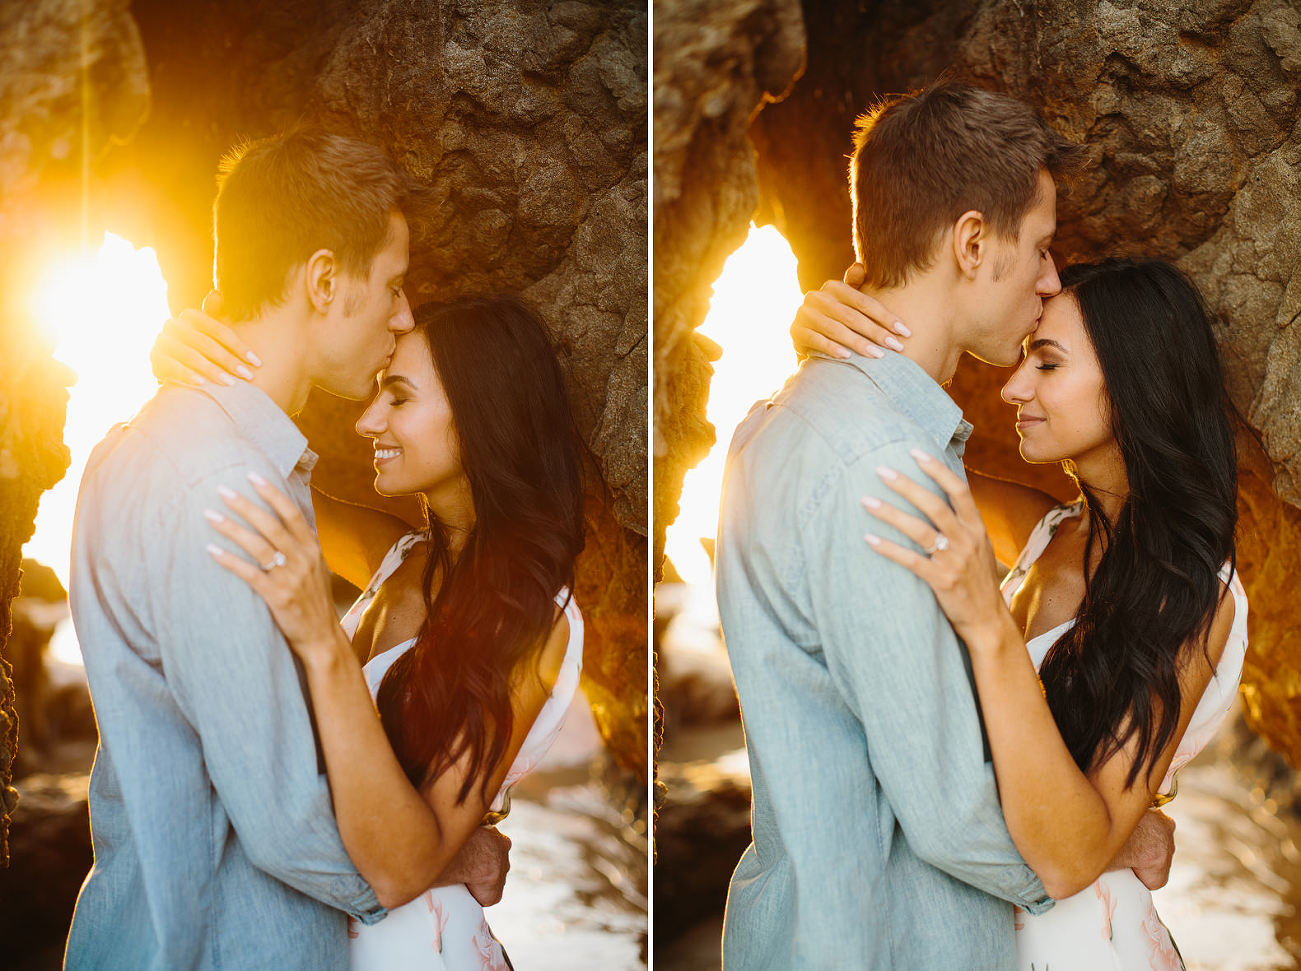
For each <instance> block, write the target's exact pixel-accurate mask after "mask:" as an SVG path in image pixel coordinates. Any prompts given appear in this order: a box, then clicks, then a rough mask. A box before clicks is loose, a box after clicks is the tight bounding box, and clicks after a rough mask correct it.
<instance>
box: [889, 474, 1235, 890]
mask: <svg viewBox="0 0 1301 971" xmlns="http://www.w3.org/2000/svg"><path fill="white" fill-rule="evenodd" d="M918 462H919V464H920V465H921V467H922V469H923V470H924V471H925V472H927V474H928V475H930V476H931V478H933V479H934V480H935V481H936V482H937V483H939V485H940V486H941V487H942V488H943V489H944V490H945V492H947V493H948V495H949V498H950V500H951V502H952V503H953V509H950V508H949V506H948V505H947V504H945V502H944V501H943V500H942V499H941V498H940V497H938V496H936V495H935V494H934V493H932V492H930V491H929V490H927V489H925V488H923V487H921V486H920V485H918V484H917V483H915V482H912V481H911V480H909V479H907V478H906V477H904V476H901V475H898V474H897V473H890V472H889V471H888V470H887V471H886V472H883V477H884V478H886V480H887V482H888V483H889V484H890V485H891V487H892V488H894V489H895V491H897V492H898V493H899V494H900V495H901V496H903V497H904V498H905V499H907V500H908V501H909V502H911V503H912V504H913V505H914V506H915V507H916V508H917V509H919V510H921V511H922V512H923V513H924V514H925V515H926V516H927V517H928V518H929V519H930V523H926V522H923V521H922V520H920V519H918V518H916V517H914V516H911V515H908V514H906V513H903V512H901V511H900V510H898V509H896V508H894V507H893V506H891V505H889V504H888V503H877V504H876V505H875V506H872V505H870V504H869V510H870V511H871V512H873V513H874V514H875V515H876V516H877V517H878V518H880V519H881V520H883V521H885V522H887V523H889V524H890V525H891V526H894V527H895V528H896V529H898V530H900V532H902V533H903V534H904V535H905V536H907V537H908V538H909V539H911V540H913V541H914V542H916V543H918V544H919V545H921V546H922V548H923V549H929V548H931V547H933V546H934V544H935V541H936V536H937V533H939V534H942V535H944V536H945V537H946V539H947V540H948V546H947V548H945V549H944V550H942V551H938V552H937V553H935V554H933V555H931V556H924V555H921V554H918V553H916V552H914V551H913V550H911V549H908V548H905V547H903V546H900V545H898V544H895V543H891V542H889V541H887V540H884V539H881V538H879V537H875V536H871V537H869V540H868V541H869V542H870V543H871V544H872V545H873V547H874V548H875V549H876V550H877V551H878V552H880V553H881V554H882V555H884V556H886V557H888V558H889V559H891V560H894V561H895V562H896V563H899V564H901V565H902V566H905V567H907V568H908V569H909V570H911V571H912V572H913V573H915V574H917V576H919V577H921V578H922V579H923V580H925V581H926V582H927V583H928V584H929V585H930V586H931V588H932V590H934V591H935V594H936V598H937V599H938V601H939V603H940V606H941V607H942V608H943V609H944V612H945V614H946V616H948V618H949V620H950V622H951V623H952V624H953V626H954V629H955V630H956V631H957V632H958V634H959V636H961V637H962V639H963V641H964V642H965V643H966V645H967V648H968V651H969V652H970V655H971V660H972V668H973V673H974V675H975V679H976V688H977V691H978V693H979V696H980V703H981V711H982V714H983V716H984V721H985V728H986V732H987V734H988V736H989V743H990V749H991V751H992V754H993V758H994V772H995V775H996V777H997V779H998V786H999V795H1000V798H1001V801H1002V804H1003V814H1004V818H1005V820H1006V822H1007V825H1008V831H1009V832H1010V833H1011V835H1012V839H1013V841H1014V842H1015V843H1016V846H1017V849H1018V850H1019V851H1020V852H1021V855H1022V856H1023V857H1024V858H1025V861H1026V862H1027V863H1028V864H1030V866H1031V868H1032V869H1034V871H1035V872H1036V873H1037V874H1039V877H1040V879H1042V880H1043V883H1044V886H1045V888H1046V889H1047V890H1048V892H1049V894H1050V895H1051V896H1053V897H1056V898H1062V897H1066V896H1070V895H1071V894H1074V893H1077V892H1079V891H1080V890H1081V889H1083V888H1084V887H1087V886H1088V885H1089V884H1090V883H1091V882H1093V880H1095V879H1097V877H1098V875H1099V874H1100V873H1102V872H1103V870H1104V869H1106V867H1107V865H1108V863H1109V862H1110V861H1111V860H1112V859H1113V858H1114V857H1115V856H1116V854H1117V852H1118V851H1119V850H1120V849H1121V847H1122V846H1124V845H1125V843H1126V841H1127V840H1128V838H1129V836H1130V833H1131V832H1132V831H1133V830H1134V828H1135V826H1137V824H1138V822H1139V820H1140V819H1141V818H1142V816H1143V813H1144V812H1145V811H1146V810H1147V808H1148V807H1149V806H1150V805H1151V803H1152V797H1153V795H1154V793H1155V792H1156V789H1157V787H1158V786H1159V785H1160V783H1161V780H1162V779H1163V778H1164V775H1165V772H1166V770H1167V769H1168V767H1169V765H1170V761H1171V759H1172V758H1173V756H1174V752H1175V749H1176V747H1177V746H1178V742H1179V739H1180V738H1181V737H1182V736H1183V732H1184V730H1185V729H1186V728H1187V726H1188V722H1189V720H1190V719H1191V718H1192V714H1193V711H1194V709H1195V708H1196V706H1197V702H1198V700H1199V699H1200V698H1201V695H1202V692H1203V691H1204V690H1205V688H1206V685H1207V683H1208V682H1209V680H1210V677H1211V675H1212V673H1213V666H1212V665H1213V663H1214V661H1215V660H1217V659H1218V657H1219V655H1220V653H1221V652H1222V651H1223V649H1224V644H1225V642H1226V641H1227V639H1228V634H1229V629H1230V627H1231V625H1232V621H1233V600H1232V598H1231V597H1227V596H1226V597H1225V598H1224V599H1223V600H1222V601H1221V604H1220V607H1219V609H1218V610H1217V612H1216V615H1215V617H1214V619H1213V622H1212V625H1211V631H1210V635H1209V640H1208V646H1209V647H1210V654H1211V661H1212V664H1211V665H1208V664H1207V662H1206V658H1205V657H1204V656H1203V655H1202V653H1201V652H1200V651H1190V652H1189V656H1190V657H1191V658H1192V659H1193V660H1192V662H1191V663H1189V664H1188V665H1187V667H1186V668H1185V670H1184V671H1183V672H1182V675H1181V678H1180V695H1181V697H1180V719H1179V725H1178V727H1177V729H1176V731H1175V733H1174V735H1173V736H1172V740H1171V742H1170V743H1169V744H1168V745H1167V746H1166V747H1165V749H1163V750H1162V752H1161V753H1160V755H1159V757H1158V759H1157V761H1156V764H1155V766H1154V767H1153V768H1152V770H1151V771H1150V772H1149V773H1148V774H1147V775H1146V776H1140V781H1139V783H1138V784H1136V785H1134V786H1132V787H1128V788H1127V787H1126V785H1125V782H1126V779H1127V777H1128V774H1129V770H1130V768H1131V767H1132V766H1133V764H1134V762H1135V760H1136V746H1137V742H1136V741H1132V742H1131V743H1130V744H1129V745H1127V746H1126V747H1125V748H1124V749H1122V750H1120V751H1119V752H1117V753H1115V754H1114V755H1112V756H1111V757H1110V758H1109V759H1108V760H1107V761H1106V762H1104V763H1102V764H1101V765H1099V766H1096V767H1095V768H1093V769H1092V770H1091V771H1090V772H1088V773H1087V774H1086V773H1084V772H1082V771H1081V770H1080V768H1079V767H1078V766H1077V765H1076V764H1075V760H1074V759H1073V758H1072V757H1071V754H1070V751H1069V750H1068V749H1067V747H1066V743H1065V742H1064V741H1062V737H1061V734H1060V732H1059V731H1058V729H1057V724H1056V722H1055V721H1054V720H1053V717H1052V713H1051V711H1050V710H1049V708H1048V703H1047V700H1046V699H1045V697H1044V694H1043V688H1042V685H1041V684H1040V682H1039V679H1038V676H1037V675H1036V674H1035V671H1034V666H1033V664H1032V663H1031V661H1030V657H1029V653H1028V652H1027V650H1026V646H1025V639H1024V638H1023V637H1022V635H1021V632H1020V630H1019V629H1018V628H1017V626H1016V623H1015V621H1013V619H1012V616H1011V614H1010V613H1009V612H1008V610H1007V608H1006V606H1005V605H1004V603H1003V600H1002V597H1001V596H1000V595H999V594H998V589H997V582H996V578H995V576H994V575H993V573H992V572H991V570H990V568H989V565H988V561H989V558H990V555H991V553H990V549H989V540H988V537H987V536H985V534H984V530H983V527H982V526H981V521H980V517H979V514H978V512H977V511H976V508H975V504H974V502H973V500H972V498H971V494H970V492H969V491H968V490H966V488H965V487H964V486H963V485H962V482H961V480H959V479H958V477H957V476H955V475H953V474H952V473H951V472H950V471H949V470H948V469H946V468H944V467H943V465H942V464H941V463H939V462H936V461H935V460H934V459H929V458H927V457H925V456H921V455H920V454H919V455H918ZM932 524H933V525H932Z"/></svg>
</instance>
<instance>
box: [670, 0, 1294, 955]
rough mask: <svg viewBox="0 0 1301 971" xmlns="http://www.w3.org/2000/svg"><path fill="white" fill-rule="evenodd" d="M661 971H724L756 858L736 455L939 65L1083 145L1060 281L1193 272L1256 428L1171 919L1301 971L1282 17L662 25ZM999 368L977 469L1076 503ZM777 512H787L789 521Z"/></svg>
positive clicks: (1052, 16)
mask: <svg viewBox="0 0 1301 971" xmlns="http://www.w3.org/2000/svg"><path fill="white" fill-rule="evenodd" d="M654 14H655V16H654V43H655V51H656V57H655V65H654V70H655V76H654V90H655V114H654V139H653V148H654V187H655V191H654V226H655V241H654V245H655V275H654V283H653V313H654V328H655V330H654V333H655V343H654V375H653V378H654V397H653V414H654V430H655V433H654V438H653V446H654V450H655V451H654V456H655V459H654V481H655V491H654V532H653V535H652V542H653V544H654V546H653V554H652V557H653V562H654V564H655V568H656V571H657V572H656V579H657V581H658V582H657V584H656V587H655V591H654V601H655V625H654V638H655V639H654V658H655V670H656V676H657V699H658V703H659V706H658V707H657V709H656V714H657V719H656V731H657V738H656V742H657V753H658V761H657V781H658V783H659V788H658V795H657V811H656V818H655V840H654V845H655V902H654V937H655V965H656V967H663V968H669V969H679V971H685V969H690V971H695V969H702V971H703V969H708V968H717V967H718V963H719V937H720V932H721V926H722V908H723V902H724V898H725V894H726V888H727V881H728V879H729V877H730V875H731V871H732V868H733V867H734V866H735V864H736V862H737V860H738V859H739V857H740V855H741V852H742V850H743V849H744V848H745V846H746V845H747V844H748V843H749V840H750V829H749V826H750V821H749V810H750V791H749V772H748V765H747V762H746V758H745V752H744V738H743V735H742V732H741V726H740V721H739V715H738V711H737V707H736V696H735V691H734V688H733V684H732V680H731V673H730V668H729V666H728V662H727V656H726V651H725V649H724V647H723V644H722V641H721V635H720V633H719V630H718V620H717V612H716V608H715V605H714V601H713V592H712V580H711V577H710V571H709V557H710V554H711V552H712V543H713V539H712V537H713V535H714V526H715V522H716V516H717V502H718V492H719V487H720V482H721V466H722V456H723V455H725V454H726V450H727V443H728V441H729V439H730V437H731V434H732V431H733V429H734V427H735V425H736V423H737V422H738V421H739V419H740V418H741V417H743V416H744V414H745V413H746V411H747V410H748V408H749V407H750V405H751V403H753V402H754V401H755V400H758V399H762V398H766V397H768V396H769V395H771V394H772V393H773V392H775V391H776V390H777V389H778V388H779V387H780V386H781V384H782V382H783V381H784V379H785V377H786V376H788V375H789V374H790V373H792V372H793V370H794V368H795V358H794V354H793V351H792V350H791V348H790V339H789V336H788V334H787V328H788V327H789V325H790V322H791V320H792V319H793V317H794V314H795V310H796V308H797V307H798V305H799V303H800V300H801V294H802V292H803V291H804V290H807V289H810V288H814V287H817V286H820V285H821V284H822V282H823V281H824V280H826V279H828V278H839V277H840V276H841V274H842V273H843V272H844V269H845V267H846V266H847V265H848V264H849V263H850V262H852V260H853V252H852V246H851V237H850V205H849V197H848V191H847V180H846V159H847V156H848V154H849V151H850V149H851V145H850V139H849V135H850V131H851V129H852V125H853V121H854V118H855V117H856V115H857V114H858V113H859V112H861V111H862V110H863V109H864V108H865V107H866V106H868V105H869V104H870V103H871V102H872V101H873V99H875V98H877V97H880V96H881V95H884V94H887V93H890V92H898V91H907V90H910V89H913V88H917V87H921V86H924V85H926V84H928V83H929V82H931V81H932V80H934V79H935V78H936V77H938V76H939V75H940V74H941V73H942V72H944V71H946V70H949V69H953V70H956V71H957V72H958V73H959V74H960V76H963V77H965V78H967V79H969V80H973V81H975V82H976V83H981V84H984V85H986V86H989V87H993V88H995V89H998V90H1002V91H1006V92H1008V93H1010V94H1012V95H1014V96H1017V97H1019V98H1021V99H1023V100H1025V101H1026V102H1028V103H1030V104H1032V105H1034V106H1035V107H1036V108H1037V109H1038V110H1039V111H1040V113H1041V114H1042V115H1043V116H1044V117H1045V118H1046V119H1048V120H1049V122H1050V123H1052V124H1053V125H1054V126H1055V127H1057V128H1058V129H1059V130H1060V131H1062V132H1063V133H1065V134H1067V135H1068V136H1069V137H1071V138H1072V139H1074V140H1076V141H1079V142H1081V143H1084V144H1086V145H1087V146H1089V148H1090V150H1091V162H1092V164H1091V166H1090V169H1089V171H1088V172H1087V173H1085V174H1084V175H1083V176H1082V177H1080V178H1079V179H1077V180H1076V181H1075V182H1074V183H1073V184H1072V185H1071V186H1070V189H1069V194H1067V195H1065V196H1064V197H1062V198H1059V202H1058V222H1059V227H1058V235H1057V241H1056V243H1055V244H1054V255H1055V257H1056V259H1057V262H1058V265H1062V264H1064V263H1069V262H1072V261H1076V260H1082V259H1094V258H1098V257H1101V256H1104V255H1129V256H1152V257H1163V258H1167V259H1172V260H1175V261H1176V262H1177V263H1178V264H1179V265H1180V266H1181V267H1182V268H1183V269H1184V270H1185V271H1186V272H1188V273H1189V274H1190V275H1191V276H1192V277H1193V278H1194V279H1195V280H1196V281H1197V283H1198V285H1199V286H1200V287H1201V288H1202V290H1203V292H1204V293H1205V295H1206V297H1207V299H1208V301H1209V303H1210V305H1211V307H1212V309H1213V310H1214V311H1215V312H1216V313H1217V315H1218V317H1219V326H1218V330H1217V337H1218V338H1219V341H1220V347H1221V352H1222V355H1223V358H1224V362H1225V370H1226V383H1227V385H1228V391H1229V395H1230V398H1231V399H1232V403H1233V406H1234V408H1235V410H1236V412H1237V418H1238V427H1239V435H1238V448H1239V456H1240V469H1239V476H1240V498H1239V513H1240V528H1239V536H1238V565H1239V569H1240V571H1241V573H1242V576H1243V580H1244V582H1245V584H1246V586H1247V590H1248V594H1249V597H1250V600H1251V619H1250V639H1251V649H1250V651H1249V653H1248V657H1247V662H1246V666H1245V670H1244V674H1243V687H1242V691H1241V693H1240V702H1239V710H1238V711H1237V712H1236V713H1234V714H1233V715H1232V716H1231V721H1230V724H1229V725H1228V726H1226V728H1224V729H1223V730H1222V731H1221V733H1220V736H1219V738H1218V739H1217V741H1216V743H1215V744H1213V745H1212V746H1211V747H1208V749H1207V750H1206V751H1204V752H1203V753H1202V755H1201V756H1199V758H1198V759H1197V760H1195V761H1194V762H1193V763H1191V764H1189V765H1188V766H1187V767H1185V769H1184V770H1182V771H1181V773H1180V779H1179V782H1180V786H1179V797H1178V799H1176V800H1175V801H1174V802H1173V803H1172V804H1171V806H1170V807H1169V810H1168V811H1169V812H1170V814H1171V815H1172V816H1174V817H1175V819H1176V820H1177V822H1178V824H1179V825H1178V830H1177V833H1176V837H1175V839H1176V845H1177V852H1176V857H1175V864H1174V869H1173V871H1172V875H1171V880H1170V884H1169V885H1168V886H1167V887H1166V888H1165V889H1164V890H1162V891H1161V892H1160V893H1159V894H1158V895H1157V905H1158V907H1159V909H1160V911H1161V915H1162V917H1163V918H1164V919H1165V920H1166V922H1167V924H1168V925H1169V926H1170V928H1171V930H1172V933H1173V935H1174V937H1175V939H1176V940H1177V941H1178V942H1179V945H1180V948H1181V950H1182V952H1183V954H1184V956H1185V959H1186V960H1187V961H1188V966H1189V968H1190V969H1204V971H1212V969H1214V971H1248V969H1251V971H1263V969H1285V968H1294V967H1301V922H1299V920H1298V916H1297V905H1298V902H1301V856H1299V855H1298V850H1297V841H1298V834H1299V833H1301V829H1299V826H1301V823H1299V820H1301V816H1299V814H1298V807H1299V806H1301V802H1299V801H1298V787H1297V779H1296V771H1295V766H1297V765H1298V764H1301V700H1299V695H1301V677H1299V674H1301V635H1299V628H1301V624H1299V621H1301V617H1299V616H1298V608H1297V607H1296V606H1294V604H1295V602H1296V601H1295V598H1294V597H1293V596H1292V594H1291V590H1292V588H1293V586H1294V581H1293V579H1292V578H1293V577H1294V576H1295V575H1296V573H1297V572H1298V570H1299V569H1301V476H1299V475H1298V473H1301V448H1299V447H1298V446H1299V445H1301V411H1298V410H1297V408H1296V402H1297V401H1298V400H1301V395H1299V392H1301V331H1298V330H1297V329H1296V327H1295V326H1293V324H1294V321H1295V320H1296V319H1297V317H1298V316H1299V315H1301V272H1299V271H1298V268H1299V267H1301V169H1298V165H1297V163H1298V160H1301V128H1299V127H1298V123H1299V122H1301V103H1299V102H1298V88H1299V86H1301V85H1299V82H1301V11H1298V8H1297V6H1296V5H1295V4H1294V3H1290V2H1286V0H1233V2H1220V0H1176V2H1173V3H1172V2H1160V3H1157V2H1149V0H1119V2H1113V3H1107V4H1098V3H1093V2H1083V0H1078V2H1073V0H1045V2H1037V3H1034V4H1026V3H1020V2H1016V0H975V2H969V0H924V2H921V3H917V2H902V0H848V2H846V0H831V2H816V3H815V2H812V0H808V2H805V3H800V2H798V0H754V2H741V0H723V2H719V3H716V4H712V5H711V6H710V8H709V10H708V11H704V10H702V9H700V7H699V5H696V4H692V3H687V2H682V0H657V2H656V3H655V5H654ZM1006 376H1007V375H1006V373H1005V372H1000V371H999V370H998V369H994V368H988V367H985V366H983V365H976V364H975V363H974V362H971V361H966V362H964V364H963V365H962V366H961V367H960V368H959V371H958V375H957V378H956V379H955V382H954V384H953V385H952V387H951V388H950V391H951V393H952V395H953V397H954V398H955V399H956V400H957V401H958V403H959V404H960V405H962V407H963V409H964V412H965V415H966V417H967V418H968V420H970V421H972V422H973V423H974V424H975V426H976V429H977V431H976V434H975V435H973V437H972V439H971V441H970V443H969V445H968V449H967V461H968V464H969V465H970V466H972V467H974V468H978V469H982V470H985V471H988V472H992V473H994V474H998V475H1002V476H1005V477H1009V478H1018V479H1022V480H1024V481H1028V482H1031V483H1033V484H1035V485H1038V486H1040V487H1041V488H1045V489H1047V490H1048V491H1051V492H1053V493H1054V494H1056V495H1058V496H1059V498H1062V499H1070V498H1073V496H1074V493H1073V491H1072V490H1071V489H1070V484H1069V482H1068V481H1067V480H1066V479H1065V478H1064V477H1063V476H1062V475H1061V474H1060V472H1059V471H1058V470H1056V469H1053V468H1047V469H1045V468H1033V467H1030V466H1026V465H1024V464H1023V463H1021V462H1020V460H1019V458H1018V456H1017V448H1016V442H1017V439H1016V435H1015V431H1014V428H1013V416H1012V413H1011V410H1010V409H1009V408H1008V407H1007V406H1006V405H1004V404H1003V403H1002V402H1001V401H1000V400H999V398H998V394H997V389H998V388H999V387H1000V385H1001V384H1002V383H1003V382H1004V381H1005V380H1006ZM773 514H774V515H781V511H780V510H774V512H773Z"/></svg>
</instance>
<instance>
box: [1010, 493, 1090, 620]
mask: <svg viewBox="0 0 1301 971" xmlns="http://www.w3.org/2000/svg"><path fill="white" fill-rule="evenodd" d="M1083 509H1084V500H1083V499H1080V500H1077V501H1076V502H1067V503H1062V504H1061V505H1060V506H1053V508H1051V509H1049V510H1048V512H1046V513H1044V517H1043V518H1042V519H1041V520H1039V522H1037V523H1035V527H1034V529H1032V530H1030V538H1029V539H1027V540H1026V541H1025V546H1024V547H1023V548H1022V550H1021V555H1020V556H1018V557H1017V558H1016V563H1014V564H1013V565H1012V569H1010V570H1008V571H1007V576H1005V577H1004V578H1003V583H1002V585H1001V586H1002V590H1003V599H1004V600H1007V601H1009V602H1010V601H1011V600H1012V597H1013V596H1014V595H1015V594H1016V592H1017V590H1018V589H1020V587H1021V581H1023V580H1024V579H1025V575H1026V573H1027V572H1029V570H1030V566H1031V565H1032V564H1033V563H1034V561H1035V560H1037V559H1039V557H1040V556H1041V555H1042V554H1043V551H1044V550H1046V549H1047V548H1048V544H1049V543H1050V542H1052V538H1053V536H1054V535H1056V533H1057V527H1058V526H1060V525H1061V524H1062V522H1063V520H1067V519H1071V518H1072V517H1074V516H1078V515H1079V514H1080V512H1081V511H1082V510H1083Z"/></svg>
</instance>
